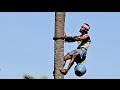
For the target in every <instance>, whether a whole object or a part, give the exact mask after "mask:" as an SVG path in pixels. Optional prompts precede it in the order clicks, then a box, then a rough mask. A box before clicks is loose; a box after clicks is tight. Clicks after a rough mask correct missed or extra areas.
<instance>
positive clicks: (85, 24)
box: [80, 23, 90, 33]
mask: <svg viewBox="0 0 120 90" xmlns="http://www.w3.org/2000/svg"><path fill="white" fill-rule="evenodd" d="M89 29H90V25H89V24H87V23H84V24H83V25H82V26H81V28H80V32H81V33H83V32H88V31H89Z"/></svg>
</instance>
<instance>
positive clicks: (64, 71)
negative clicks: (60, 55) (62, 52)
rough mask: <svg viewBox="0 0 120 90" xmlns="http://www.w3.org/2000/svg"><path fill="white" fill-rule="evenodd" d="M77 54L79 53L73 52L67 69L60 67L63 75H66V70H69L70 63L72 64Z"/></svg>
mask: <svg viewBox="0 0 120 90" xmlns="http://www.w3.org/2000/svg"><path fill="white" fill-rule="evenodd" d="M78 55H79V53H77V52H75V53H74V54H73V55H72V58H71V61H70V63H69V65H68V67H67V69H61V70H60V71H61V73H63V74H64V75H66V74H67V73H68V71H69V70H70V68H71V67H72V65H73V64H74V62H75V59H76V57H77V56H78Z"/></svg>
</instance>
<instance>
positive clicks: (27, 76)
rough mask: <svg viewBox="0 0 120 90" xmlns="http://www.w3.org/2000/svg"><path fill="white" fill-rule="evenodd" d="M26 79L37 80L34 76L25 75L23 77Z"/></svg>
mask: <svg viewBox="0 0 120 90" xmlns="http://www.w3.org/2000/svg"><path fill="white" fill-rule="evenodd" d="M23 78H24V79H35V78H34V77H33V76H32V75H28V74H25V75H24V76H23Z"/></svg>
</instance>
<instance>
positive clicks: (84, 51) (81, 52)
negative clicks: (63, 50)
mask: <svg viewBox="0 0 120 90" xmlns="http://www.w3.org/2000/svg"><path fill="white" fill-rule="evenodd" d="M76 52H77V53H79V54H80V58H79V59H80V60H82V61H83V60H85V58H86V54H87V50H86V49H85V48H80V49H75V50H73V51H71V52H69V53H68V54H69V55H73V54H74V53H76Z"/></svg>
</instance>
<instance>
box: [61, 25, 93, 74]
mask: <svg viewBox="0 0 120 90" xmlns="http://www.w3.org/2000/svg"><path fill="white" fill-rule="evenodd" d="M89 29H90V26H89V24H87V23H84V24H83V25H82V26H81V28H80V30H79V32H80V33H81V35H80V36H67V35H66V34H65V41H66V42H75V41H77V42H78V47H77V49H75V50H73V51H71V52H69V53H67V55H65V56H64V61H65V62H66V61H67V60H69V59H70V60H71V61H70V63H69V65H68V67H67V69H64V66H65V63H64V65H63V66H62V67H63V68H60V71H61V73H62V74H63V75H66V74H67V73H68V71H69V70H70V68H71V66H72V65H73V64H74V62H76V63H77V64H79V63H82V62H83V61H85V59H86V54H87V50H88V47H89V44H90V42H91V40H90V36H89V35H88V31H89Z"/></svg>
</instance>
